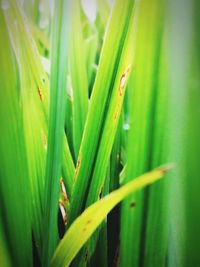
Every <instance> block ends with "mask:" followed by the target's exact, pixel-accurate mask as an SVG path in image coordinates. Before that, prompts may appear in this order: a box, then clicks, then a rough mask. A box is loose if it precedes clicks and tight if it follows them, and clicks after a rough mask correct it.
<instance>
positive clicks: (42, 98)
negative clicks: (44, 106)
mask: <svg viewBox="0 0 200 267" xmlns="http://www.w3.org/2000/svg"><path fill="white" fill-rule="evenodd" d="M38 94H39V97H40V100H41V101H43V100H44V95H43V92H42V90H41V89H40V88H39V87H38Z"/></svg>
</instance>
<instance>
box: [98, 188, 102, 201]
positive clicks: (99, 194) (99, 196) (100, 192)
mask: <svg viewBox="0 0 200 267" xmlns="http://www.w3.org/2000/svg"><path fill="white" fill-rule="evenodd" d="M102 192H103V186H101V187H100V189H99V193H98V198H99V199H101V197H102Z"/></svg>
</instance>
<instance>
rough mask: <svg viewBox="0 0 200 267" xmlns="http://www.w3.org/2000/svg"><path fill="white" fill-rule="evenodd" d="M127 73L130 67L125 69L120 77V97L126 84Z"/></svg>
mask: <svg viewBox="0 0 200 267" xmlns="http://www.w3.org/2000/svg"><path fill="white" fill-rule="evenodd" d="M129 71H130V66H129V67H128V68H126V69H125V71H124V73H123V74H122V76H121V79H120V84H119V94H120V96H122V95H123V89H124V86H125V84H126V80H127V77H128V74H129Z"/></svg>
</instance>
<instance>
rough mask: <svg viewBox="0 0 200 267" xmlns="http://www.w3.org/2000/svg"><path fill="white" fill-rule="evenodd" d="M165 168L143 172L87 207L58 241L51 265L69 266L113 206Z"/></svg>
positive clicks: (164, 170) (150, 181)
mask: <svg viewBox="0 0 200 267" xmlns="http://www.w3.org/2000/svg"><path fill="white" fill-rule="evenodd" d="M167 170H168V166H166V167H165V166H164V167H161V168H159V169H157V170H154V171H152V172H150V173H147V174H144V175H143V176H141V177H139V178H138V179H135V180H133V181H131V182H129V183H128V184H126V185H125V186H123V187H121V188H120V189H118V190H116V191H114V192H112V193H111V194H110V195H107V196H106V197H105V198H103V199H101V200H100V201H98V202H96V203H95V204H93V205H92V206H90V207H89V208H87V209H86V210H85V211H84V212H83V214H82V215H80V216H79V217H78V218H77V220H75V222H74V223H73V224H72V226H71V227H70V228H69V230H68V231H67V233H66V235H65V237H64V238H63V240H62V241H61V242H60V244H59V246H58V248H57V249H56V251H55V254H54V256H53V258H52V261H51V266H52V267H53V266H57V267H61V266H69V264H70V263H71V261H72V260H73V258H74V257H75V255H76V254H77V252H78V251H79V250H80V248H81V247H82V246H83V245H84V243H85V242H86V241H87V240H88V238H89V237H90V236H91V235H92V233H93V232H94V230H95V229H96V228H97V227H98V225H99V224H100V223H101V222H102V220H103V219H104V218H105V217H106V215H107V214H108V213H109V212H110V211H111V209H113V207H115V206H116V205H117V204H118V203H119V202H120V201H121V200H122V199H124V198H125V197H126V196H127V195H129V194H130V193H131V192H133V191H136V190H138V189H140V188H142V187H143V186H145V185H147V184H150V183H153V182H155V181H157V180H159V179H160V178H161V177H162V176H163V175H164V174H165V172H166V171H167Z"/></svg>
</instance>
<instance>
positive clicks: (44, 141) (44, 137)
mask: <svg viewBox="0 0 200 267" xmlns="http://www.w3.org/2000/svg"><path fill="white" fill-rule="evenodd" d="M41 135H42V143H43V145H44V149H45V150H47V137H46V135H45V133H44V131H43V130H42V129H41Z"/></svg>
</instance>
